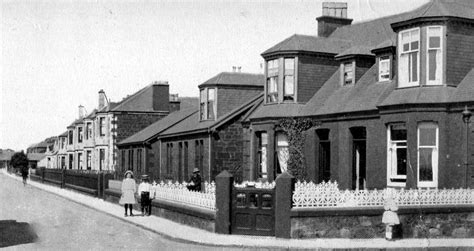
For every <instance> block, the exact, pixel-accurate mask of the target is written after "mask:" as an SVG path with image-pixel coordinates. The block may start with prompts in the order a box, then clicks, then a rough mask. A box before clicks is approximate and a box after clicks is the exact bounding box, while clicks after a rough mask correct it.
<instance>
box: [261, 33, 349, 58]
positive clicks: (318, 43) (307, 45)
mask: <svg viewBox="0 0 474 251" xmlns="http://www.w3.org/2000/svg"><path fill="white" fill-rule="evenodd" d="M349 47H351V42H350V41H348V40H344V39H338V38H325V37H317V36H307V35H299V34H294V35H293V36H291V37H289V38H287V39H285V40H283V41H281V42H280V43H278V44H276V45H275V46H273V47H271V48H270V49H268V50H266V51H264V52H263V53H262V56H266V55H269V54H272V53H275V52H293V51H294V52H297V51H298V52H316V53H318V52H319V53H330V54H338V53H340V52H342V51H344V50H346V49H348V48H349Z"/></svg>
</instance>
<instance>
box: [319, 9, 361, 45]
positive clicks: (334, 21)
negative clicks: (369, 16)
mask: <svg viewBox="0 0 474 251" xmlns="http://www.w3.org/2000/svg"><path fill="white" fill-rule="evenodd" d="M316 20H318V36H319V37H329V35H331V33H333V32H334V31H335V30H336V29H337V28H339V27H341V26H344V25H350V24H351V23H352V19H348V18H347V3H340V2H323V15H322V16H320V17H318V18H316Z"/></svg>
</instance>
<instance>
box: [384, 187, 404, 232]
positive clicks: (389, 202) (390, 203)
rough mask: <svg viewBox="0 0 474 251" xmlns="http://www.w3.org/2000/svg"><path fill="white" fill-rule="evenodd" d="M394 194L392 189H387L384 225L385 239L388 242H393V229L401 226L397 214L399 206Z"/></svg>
mask: <svg viewBox="0 0 474 251" xmlns="http://www.w3.org/2000/svg"><path fill="white" fill-rule="evenodd" d="M392 192H393V191H392V189H391V188H387V198H386V200H385V205H384V209H385V212H384V213H383V216H382V223H385V225H386V227H385V239H387V240H393V227H394V226H395V225H398V224H400V219H399V218H398V214H397V211H398V206H397V203H396V202H395V198H394V196H393V194H392Z"/></svg>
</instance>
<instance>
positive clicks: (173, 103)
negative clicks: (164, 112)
mask: <svg viewBox="0 0 474 251" xmlns="http://www.w3.org/2000/svg"><path fill="white" fill-rule="evenodd" d="M180 109H181V101H179V96H178V94H177V93H176V94H170V113H171V112H174V111H179V110H180Z"/></svg>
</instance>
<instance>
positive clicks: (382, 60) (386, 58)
mask: <svg viewBox="0 0 474 251" xmlns="http://www.w3.org/2000/svg"><path fill="white" fill-rule="evenodd" d="M391 61H392V60H391V59H390V56H388V55H386V56H381V57H379V82H384V81H390V79H391V76H392V67H391ZM382 63H387V64H388V78H384V77H382Z"/></svg>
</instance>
